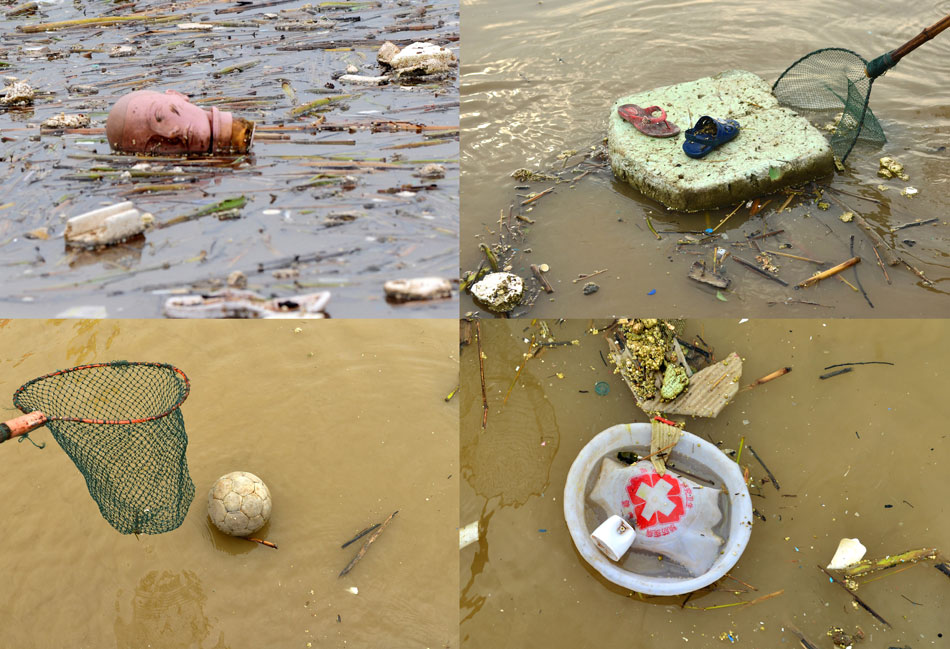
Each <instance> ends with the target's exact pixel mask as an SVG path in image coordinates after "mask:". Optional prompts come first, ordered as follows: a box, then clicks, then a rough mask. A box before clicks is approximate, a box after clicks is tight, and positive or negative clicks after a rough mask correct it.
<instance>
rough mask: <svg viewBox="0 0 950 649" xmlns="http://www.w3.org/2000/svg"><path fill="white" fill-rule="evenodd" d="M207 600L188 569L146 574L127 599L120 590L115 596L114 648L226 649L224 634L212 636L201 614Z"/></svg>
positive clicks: (205, 617) (155, 571)
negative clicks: (215, 637) (174, 648)
mask: <svg viewBox="0 0 950 649" xmlns="http://www.w3.org/2000/svg"><path fill="white" fill-rule="evenodd" d="M207 599H208V598H207V596H206V595H205V593H204V589H203V588H202V586H201V580H200V579H199V578H198V575H196V574H195V573H194V572H192V571H191V570H182V571H181V572H172V571H170V570H162V571H159V570H151V571H149V572H148V573H146V575H145V576H144V577H142V580H141V581H139V584H138V586H137V587H136V588H135V592H134V593H133V594H132V595H131V597H128V596H127V595H126V593H125V592H124V591H122V590H119V592H118V594H117V595H116V600H115V610H116V620H115V643H116V648H117V649H124V648H125V647H128V648H129V649H137V648H139V647H155V648H157V649H160V648H162V647H169V648H172V647H176V648H180V649H227V647H228V646H229V645H227V644H225V642H224V633H223V632H222V631H217V630H216V631H215V632H214V633H213V632H212V624H211V622H210V621H209V620H208V616H207V615H205V612H204V606H205V602H206V601H207ZM214 635H217V640H215V639H214Z"/></svg>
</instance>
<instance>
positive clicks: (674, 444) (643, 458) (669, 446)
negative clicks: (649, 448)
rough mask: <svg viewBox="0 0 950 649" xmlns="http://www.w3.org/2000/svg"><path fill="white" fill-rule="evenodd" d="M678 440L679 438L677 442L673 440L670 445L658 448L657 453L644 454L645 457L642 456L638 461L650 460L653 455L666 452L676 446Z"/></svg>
mask: <svg viewBox="0 0 950 649" xmlns="http://www.w3.org/2000/svg"><path fill="white" fill-rule="evenodd" d="M678 441H679V440H677V441H676V442H673V443H672V444H670V445H668V446H664V447H663V448H661V449H660V450H658V451H657V452H656V453H650V454H649V455H646V456H644V457H641V458H640V459H639V460H637V461H638V462H642V461H643V460H649V459H650V458H651V457H654V456H656V455H660V454H661V453H665V452H666V451H668V450H670V449H671V448H673V447H674V446H676V444H677V442H678Z"/></svg>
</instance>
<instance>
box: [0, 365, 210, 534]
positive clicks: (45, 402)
mask: <svg viewBox="0 0 950 649" xmlns="http://www.w3.org/2000/svg"><path fill="white" fill-rule="evenodd" d="M190 391H191V386H190V382H189V380H188V377H187V376H186V375H185V373H184V372H183V371H181V370H180V369H178V368H176V367H174V366H172V365H169V364H167V363H152V362H130V361H112V362H108V363H90V364H87V365H80V366H77V367H73V368H70V369H66V370H58V371H56V372H51V373H50V374H46V375H44V376H40V377H37V378H35V379H33V380H31V381H28V382H26V383H24V384H23V385H22V386H20V387H19V388H18V389H17V390H16V392H15V393H14V397H13V402H14V405H15V406H16V407H17V408H18V409H20V410H21V411H23V412H24V413H27V414H26V415H24V416H23V418H30V417H31V416H32V417H33V418H34V419H36V422H35V425H31V427H30V428H31V429H32V428H35V427H37V426H40V425H46V426H47V427H48V428H49V430H50V432H51V433H52V435H53V437H54V438H55V439H56V441H57V442H58V443H59V446H60V447H61V448H62V449H63V451H64V452H65V453H66V455H67V456H69V459H70V460H72V462H73V464H74V465H75V466H76V468H77V469H79V472H80V473H81V474H82V476H83V478H84V480H85V482H86V487H87V489H88V491H89V495H90V496H91V497H92V499H93V500H94V501H95V502H96V505H97V506H98V507H99V512H100V513H101V514H102V517H103V518H104V519H105V520H106V521H107V522H108V523H109V524H110V525H112V527H113V528H115V529H116V530H117V531H119V532H120V533H122V534H140V533H141V534H161V533H163V532H168V531H171V530H173V529H176V528H177V527H179V526H180V525H181V524H182V522H184V519H185V516H186V515H187V513H188V509H189V508H190V506H191V503H192V501H193V500H194V495H195V486H194V483H193V482H192V480H191V476H190V475H189V473H188V462H187V457H186V451H187V447H188V436H187V433H186V432H185V424H184V418H183V417H182V414H181V405H182V403H184V401H185V399H187V398H188V395H189V393H190ZM0 432H2V431H0ZM7 433H8V434H9V429H8V430H7ZM16 434H18V435H23V434H24V433H22V432H19V433H16ZM0 441H2V440H0Z"/></svg>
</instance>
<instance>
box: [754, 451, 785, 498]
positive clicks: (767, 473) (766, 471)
mask: <svg viewBox="0 0 950 649" xmlns="http://www.w3.org/2000/svg"><path fill="white" fill-rule="evenodd" d="M749 453H752V457H754V458H755V459H756V460H757V461H758V463H759V464H761V465H762V468H763V469H765V474H766V475H767V476H769V480H771V481H772V484H774V485H775V488H776V489H781V487H779V486H778V480H776V479H775V476H774V475H772V472H771V471H769V467H767V466H765V462H763V461H762V458H760V457H759V454H758V453H756V452H755V449H754V448H752V445H751V444H750V445H749Z"/></svg>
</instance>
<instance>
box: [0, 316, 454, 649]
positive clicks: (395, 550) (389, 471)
mask: <svg viewBox="0 0 950 649" xmlns="http://www.w3.org/2000/svg"><path fill="white" fill-rule="evenodd" d="M0 325H2V326H0V367H2V370H3V371H2V372H0V394H3V395H4V396H3V404H2V406H0V418H2V419H4V420H5V419H7V418H10V417H12V416H14V415H16V414H18V412H19V411H16V410H15V409H14V408H13V406H12V402H11V398H12V394H13V391H14V390H15V389H16V388H17V387H18V386H19V385H20V384H21V383H24V382H26V381H27V380H29V379H32V378H34V377H36V376H40V375H43V374H46V373H48V372H51V371H54V370H56V369H60V368H66V367H72V366H74V365H76V364H81V363H85V362H90V361H101V360H114V359H129V360H156V361H161V362H167V363H171V364H174V365H176V366H178V367H180V368H181V369H182V370H184V371H185V372H186V373H187V374H188V376H189V378H190V379H191V384H192V391H191V395H190V397H189V398H188V400H187V401H186V402H185V404H184V406H183V407H182V413H183V416H184V421H185V426H186V430H187V433H188V437H189V446H188V464H189V469H190V473H191V477H192V479H193V480H194V482H195V486H196V491H197V495H196V497H195V500H194V502H193V503H192V506H191V509H190V511H189V513H188V516H187V517H186V519H185V521H184V523H183V524H182V526H181V527H180V528H178V529H176V530H174V531H172V532H169V533H166V534H161V535H155V536H140V537H139V538H136V537H135V536H133V535H128V536H123V535H120V534H119V533H118V532H116V531H115V530H113V529H112V528H111V527H110V526H109V524H108V523H106V522H105V521H104V520H103V518H102V517H101V516H100V514H99V511H98V509H97V507H96V504H95V502H94V501H93V500H92V498H90V497H89V494H88V493H87V491H86V487H85V484H84V482H83V480H82V477H81V475H80V474H79V472H78V471H77V470H76V468H75V466H74V465H73V464H72V462H70V460H69V459H68V458H67V456H66V454H65V453H64V452H63V451H62V450H61V449H60V448H59V446H58V445H57V444H56V442H55V441H54V440H53V438H52V435H50V433H49V431H48V430H46V429H45V428H44V429H40V430H38V431H36V432H34V433H33V434H32V437H33V439H35V440H36V441H37V442H46V448H45V449H44V450H37V449H36V448H34V447H33V446H32V445H30V444H29V443H22V444H18V443H16V442H15V441H8V442H6V443H4V444H2V445H0V457H2V464H3V473H4V480H5V481H6V483H7V484H8V485H9V487H10V491H9V494H8V496H9V497H7V498H5V499H3V501H2V503H0V518H2V520H3V521H4V525H3V529H4V536H5V542H6V544H7V547H9V548H11V549H12V551H9V552H5V553H4V554H3V557H2V558H0V576H2V577H0V581H2V583H3V584H4V587H3V592H4V594H5V595H6V600H7V602H6V604H5V605H4V606H3V608H2V611H0V646H3V647H22V648H24V649H26V648H31V647H36V648H41V647H52V646H59V645H63V644H68V645H69V646H72V647H113V646H114V647H148V646H151V647H168V648H172V647H174V648H178V649H183V648H199V647H200V648H210V647H216V648H218V649H222V648H224V647H248V646H255V647H265V646H271V647H278V646H279V647H294V646H296V647H307V646H311V644H312V646H314V647H354V646H355V647H369V646H394V647H395V646H398V647H420V648H425V647H446V646H449V647H456V646H458V642H457V637H458V618H457V613H458V607H457V604H456V595H457V592H458V582H457V581H456V580H455V578H454V575H455V571H456V566H457V561H458V554H457V550H456V549H455V548H456V544H455V539H456V526H457V512H458V497H459V496H458V436H457V433H456V430H457V421H458V408H457V405H456V402H454V401H453V402H451V403H448V404H447V403H445V402H444V400H443V399H444V397H445V395H446V394H447V393H448V392H449V391H450V390H451V389H452V388H453V387H454V386H455V382H456V379H457V370H458V363H457V347H456V345H455V342H454V339H455V333H456V324H455V322H454V321H427V322H414V321H398V322H391V323H382V322H379V321H377V322H343V321H321V322H318V323H309V324H308V323H300V325H299V328H300V329H301V331H299V332H296V331H295V327H296V326H297V325H291V324H279V323H273V322H248V323H230V324H228V323H221V322H197V323H192V322H187V323H182V322H165V321H149V322H145V321H108V322H97V321H30V320H15V321H0ZM234 470H246V471H250V472H252V473H255V474H257V475H258V476H260V477H261V478H262V479H263V480H264V481H265V483H266V484H267V485H268V487H269V488H270V491H271V494H272V497H273V503H274V509H273V514H272V516H271V520H270V523H269V524H268V525H266V526H265V527H264V528H263V529H262V530H261V531H260V532H258V533H257V536H259V537H261V538H263V539H266V540H270V541H273V542H275V543H277V545H278V546H279V549H278V550H273V549H269V548H266V547H263V546H260V545H258V544H256V543H251V542H248V541H244V540H239V539H233V538H230V537H226V536H224V535H222V534H221V533H219V532H218V531H217V530H216V529H214V528H213V526H212V525H211V523H210V521H209V519H208V516H207V492H208V490H209V489H210V487H211V485H212V484H213V483H214V481H215V480H216V479H217V478H218V477H219V476H221V475H223V474H225V473H228V472H230V471H234ZM13 494H15V496H14V495H13ZM397 509H398V510H399V514H398V515H397V516H396V517H395V518H394V519H393V521H392V523H391V524H390V525H389V526H388V527H387V529H386V530H385V532H383V534H382V535H381V536H380V537H378V539H377V540H376V541H375V542H374V543H373V544H372V546H371V547H370V548H369V550H368V551H367V553H366V554H365V555H364V557H363V559H362V560H361V561H360V562H359V563H358V564H357V565H356V567H355V568H354V569H353V571H352V572H351V573H350V574H348V575H347V576H345V577H343V578H338V576H337V575H338V574H339V572H340V571H341V570H342V569H343V567H344V566H345V565H346V564H347V563H348V562H349V561H350V559H351V558H352V557H353V556H354V555H355V554H356V552H357V550H358V548H359V547H360V545H359V542H357V544H354V545H351V546H350V547H348V548H346V549H345V550H344V549H341V548H340V545H341V544H342V543H343V542H344V541H346V540H348V539H349V538H351V537H352V536H353V535H354V534H356V532H358V531H360V530H362V529H364V528H365V527H367V526H369V525H371V524H373V523H378V522H381V521H383V520H384V519H385V518H386V517H387V516H388V515H389V514H391V513H392V512H393V511H394V510H397ZM350 588H356V589H358V594H353V593H352V592H350V590H349V589H350Z"/></svg>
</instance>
